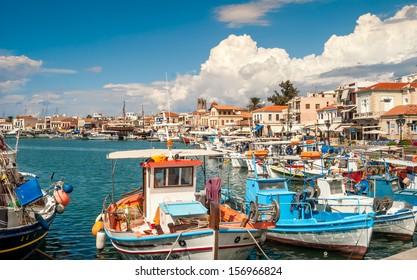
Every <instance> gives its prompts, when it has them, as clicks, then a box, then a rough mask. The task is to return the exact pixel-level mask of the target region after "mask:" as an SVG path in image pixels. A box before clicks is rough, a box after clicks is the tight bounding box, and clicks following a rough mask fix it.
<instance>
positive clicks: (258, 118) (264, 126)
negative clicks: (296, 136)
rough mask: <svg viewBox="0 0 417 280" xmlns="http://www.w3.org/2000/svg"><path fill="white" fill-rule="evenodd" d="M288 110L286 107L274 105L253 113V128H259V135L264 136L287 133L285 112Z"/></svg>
mask: <svg viewBox="0 0 417 280" xmlns="http://www.w3.org/2000/svg"><path fill="white" fill-rule="evenodd" d="M287 108H288V106H285V105H284V106H283V105H272V106H265V107H262V108H260V109H256V110H254V111H252V118H253V123H254V124H253V127H254V128H258V129H259V130H260V132H261V133H259V134H260V135H264V136H272V135H274V134H277V133H283V132H285V131H286V129H285V126H284V123H285V119H284V110H286V109H287Z"/></svg>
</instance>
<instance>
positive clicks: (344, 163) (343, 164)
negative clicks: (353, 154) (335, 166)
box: [339, 158, 347, 168]
mask: <svg viewBox="0 0 417 280" xmlns="http://www.w3.org/2000/svg"><path fill="white" fill-rule="evenodd" d="M339 168H347V160H346V159H344V158H343V159H340V161H339Z"/></svg>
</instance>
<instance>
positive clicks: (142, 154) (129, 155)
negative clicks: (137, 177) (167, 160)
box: [107, 149, 223, 159]
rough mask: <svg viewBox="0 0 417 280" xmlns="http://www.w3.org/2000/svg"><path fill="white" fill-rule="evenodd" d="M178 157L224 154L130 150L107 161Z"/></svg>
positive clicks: (196, 151)
mask: <svg viewBox="0 0 417 280" xmlns="http://www.w3.org/2000/svg"><path fill="white" fill-rule="evenodd" d="M170 152H171V154H172V155H176V154H178V155H179V156H180V157H193V156H221V155H223V153H221V152H218V151H212V150H204V149H172V150H171V151H169V150H168V149H144V150H129V151H118V152H112V153H110V154H108V155H107V159H135V158H149V157H153V156H156V155H166V156H169V154H170Z"/></svg>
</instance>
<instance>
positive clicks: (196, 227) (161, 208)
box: [92, 141, 274, 260]
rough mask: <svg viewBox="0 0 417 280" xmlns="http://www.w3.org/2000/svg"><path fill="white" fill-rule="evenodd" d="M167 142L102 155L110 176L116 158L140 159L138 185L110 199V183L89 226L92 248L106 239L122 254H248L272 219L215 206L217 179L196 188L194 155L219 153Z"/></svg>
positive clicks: (174, 256) (164, 256)
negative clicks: (254, 218) (107, 161)
mask: <svg viewBox="0 0 417 280" xmlns="http://www.w3.org/2000/svg"><path fill="white" fill-rule="evenodd" d="M169 144H170V141H168V147H169V148H168V149H150V150H133V151H119V152H113V153H110V154H108V155H107V158H108V159H110V160H112V162H113V164H112V166H113V170H112V175H114V172H115V170H114V168H115V165H116V162H117V161H118V160H123V159H143V160H144V161H143V162H142V163H141V168H142V171H140V172H139V174H142V187H141V188H139V189H135V190H132V191H131V192H129V193H126V194H124V195H123V196H124V197H123V198H122V199H120V200H115V198H114V188H115V187H114V183H113V189H112V193H111V196H110V197H106V199H105V201H104V203H103V206H104V207H103V210H102V213H101V214H100V215H99V216H98V218H97V219H96V223H95V224H94V226H93V229H92V232H93V234H94V235H95V236H96V242H97V248H98V249H99V250H100V249H103V248H104V244H105V239H106V238H109V239H110V241H111V244H112V245H113V247H114V248H115V249H116V250H117V251H118V252H119V254H120V256H121V257H122V258H123V259H140V260H164V259H187V260H188V259H190V260H212V259H222V260H229V259H247V258H248V256H249V254H250V253H251V252H252V250H254V249H255V247H257V246H260V245H259V243H260V242H261V241H262V240H265V237H266V230H267V228H268V227H271V226H273V225H274V224H273V223H272V222H270V221H256V222H252V221H250V220H249V218H248V216H247V215H246V214H244V213H240V212H238V211H236V210H233V209H231V208H230V207H227V206H225V205H219V204H218V202H219V201H220V199H219V197H220V188H221V180H220V179H219V178H210V179H208V180H207V184H206V186H205V192H202V191H203V190H202V189H200V191H199V192H197V174H201V173H198V170H197V168H198V167H201V166H202V165H203V161H202V160H200V159H195V157H201V156H216V155H219V153H218V152H214V151H209V150H202V149H184V150H180V149H172V150H171V149H170V146H169ZM112 177H113V176H112ZM204 181H205V180H204ZM109 200H110V201H109ZM207 202H209V203H207Z"/></svg>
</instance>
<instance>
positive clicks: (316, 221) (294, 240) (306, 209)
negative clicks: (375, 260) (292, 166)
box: [222, 174, 374, 258]
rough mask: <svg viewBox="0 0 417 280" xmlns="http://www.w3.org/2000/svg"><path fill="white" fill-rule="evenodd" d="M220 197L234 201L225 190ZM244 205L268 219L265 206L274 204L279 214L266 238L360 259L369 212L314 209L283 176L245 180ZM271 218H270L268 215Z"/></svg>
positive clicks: (366, 239)
mask: <svg viewBox="0 0 417 280" xmlns="http://www.w3.org/2000/svg"><path fill="white" fill-rule="evenodd" d="M222 191H223V198H224V199H225V200H229V201H237V199H235V198H233V197H234V196H235V195H234V193H232V192H231V191H229V190H222ZM243 203H244V205H243V206H244V208H245V209H246V211H247V213H248V215H249V216H250V217H251V219H254V220H256V219H258V218H259V217H262V218H264V219H268V215H270V213H269V208H270V207H269V205H274V204H276V205H278V209H279V217H276V219H277V222H276V224H275V227H273V228H269V229H268V233H267V240H270V241H278V242H281V243H286V244H291V245H297V246H302V247H308V248H318V249H323V250H332V251H337V252H340V253H342V254H345V255H348V256H349V257H350V258H363V257H364V256H365V254H366V252H367V250H368V246H369V243H370V241H371V235H372V232H373V225H374V220H373V217H372V216H373V213H370V214H360V213H359V214H352V213H343V212H340V213H338V212H331V211H326V210H325V209H324V210H321V211H319V210H317V209H315V206H314V200H313V199H310V198H308V197H303V198H302V196H300V194H297V193H296V192H293V191H290V190H289V189H288V185H287V180H286V179H285V178H258V177H257V176H256V174H255V178H247V179H246V196H245V199H244V202H243ZM269 218H271V219H273V218H274V217H269Z"/></svg>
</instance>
